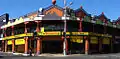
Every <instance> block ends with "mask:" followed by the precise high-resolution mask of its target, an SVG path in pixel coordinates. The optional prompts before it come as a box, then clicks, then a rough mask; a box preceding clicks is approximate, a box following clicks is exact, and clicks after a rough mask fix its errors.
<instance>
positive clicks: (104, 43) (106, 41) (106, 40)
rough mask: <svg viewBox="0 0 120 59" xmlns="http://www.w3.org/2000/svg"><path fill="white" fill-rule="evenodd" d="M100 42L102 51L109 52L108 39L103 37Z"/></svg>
mask: <svg viewBox="0 0 120 59" xmlns="http://www.w3.org/2000/svg"><path fill="white" fill-rule="evenodd" d="M102 41H103V44H102V52H104V53H110V39H108V38H104V39H103V40H102Z"/></svg>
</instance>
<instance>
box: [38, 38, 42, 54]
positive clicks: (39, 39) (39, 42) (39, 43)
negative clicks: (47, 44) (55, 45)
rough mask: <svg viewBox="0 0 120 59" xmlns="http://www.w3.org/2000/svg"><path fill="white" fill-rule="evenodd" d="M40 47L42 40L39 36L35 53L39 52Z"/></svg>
mask: <svg viewBox="0 0 120 59" xmlns="http://www.w3.org/2000/svg"><path fill="white" fill-rule="evenodd" d="M41 47H42V40H41V38H38V39H37V55H39V54H40V53H41Z"/></svg>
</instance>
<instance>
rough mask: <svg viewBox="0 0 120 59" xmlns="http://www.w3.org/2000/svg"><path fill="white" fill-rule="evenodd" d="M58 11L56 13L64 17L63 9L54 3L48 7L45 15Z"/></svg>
mask: <svg viewBox="0 0 120 59" xmlns="http://www.w3.org/2000/svg"><path fill="white" fill-rule="evenodd" d="M54 13H56V15H58V16H60V17H62V16H63V9H62V8H60V7H58V6H56V5H53V6H51V7H48V8H47V9H45V10H44V15H47V14H51V15H52V14H54Z"/></svg>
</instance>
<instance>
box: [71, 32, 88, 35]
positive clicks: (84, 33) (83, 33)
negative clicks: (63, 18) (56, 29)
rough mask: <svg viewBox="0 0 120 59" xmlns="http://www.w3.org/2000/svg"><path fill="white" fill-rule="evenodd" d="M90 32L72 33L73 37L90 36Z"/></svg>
mask: <svg viewBox="0 0 120 59" xmlns="http://www.w3.org/2000/svg"><path fill="white" fill-rule="evenodd" d="M88 34H89V33H88V32H72V35H88Z"/></svg>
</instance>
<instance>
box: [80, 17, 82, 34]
mask: <svg viewBox="0 0 120 59" xmlns="http://www.w3.org/2000/svg"><path fill="white" fill-rule="evenodd" d="M79 26H80V27H79V31H80V32H82V18H80V22H79Z"/></svg>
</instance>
